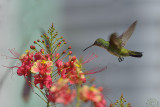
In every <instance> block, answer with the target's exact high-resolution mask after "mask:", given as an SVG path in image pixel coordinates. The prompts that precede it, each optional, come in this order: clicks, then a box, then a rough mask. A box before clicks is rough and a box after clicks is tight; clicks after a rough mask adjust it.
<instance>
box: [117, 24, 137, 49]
mask: <svg viewBox="0 0 160 107" xmlns="http://www.w3.org/2000/svg"><path fill="white" fill-rule="evenodd" d="M136 24H137V21H135V22H134V23H133V24H132V25H131V26H130V27H129V28H128V29H127V30H126V32H124V33H123V34H122V35H121V36H120V37H118V38H120V39H121V40H122V43H121V47H124V46H125V45H126V43H127V41H128V39H129V38H130V37H131V35H132V33H133V31H134V29H135V27H136Z"/></svg>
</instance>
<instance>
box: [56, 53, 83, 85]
mask: <svg viewBox="0 0 160 107" xmlns="http://www.w3.org/2000/svg"><path fill="white" fill-rule="evenodd" d="M56 66H57V68H58V74H59V75H61V77H62V78H68V79H69V82H70V83H71V84H77V83H85V82H86V78H85V76H84V74H83V72H82V64H81V62H80V61H78V60H77V58H76V57H75V56H73V57H69V62H66V63H63V62H62V60H57V61H56Z"/></svg>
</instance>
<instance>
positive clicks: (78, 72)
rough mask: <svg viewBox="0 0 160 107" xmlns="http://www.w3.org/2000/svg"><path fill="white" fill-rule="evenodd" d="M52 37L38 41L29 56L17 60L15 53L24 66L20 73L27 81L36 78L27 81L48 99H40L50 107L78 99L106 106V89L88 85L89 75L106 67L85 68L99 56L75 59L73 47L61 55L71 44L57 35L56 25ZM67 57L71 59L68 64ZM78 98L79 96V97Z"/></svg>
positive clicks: (49, 32) (96, 106) (21, 65)
mask: <svg viewBox="0 0 160 107" xmlns="http://www.w3.org/2000/svg"><path fill="white" fill-rule="evenodd" d="M48 34H49V35H50V36H48V35H47V34H43V35H41V38H42V40H39V39H38V40H37V41H34V42H33V43H34V44H35V45H36V46H35V45H31V46H30V50H26V53H25V54H22V55H21V56H19V57H17V56H15V55H14V53H12V54H13V55H14V56H15V58H14V59H19V60H20V65H19V66H15V67H17V68H18V69H17V74H18V75H19V76H24V77H25V78H26V77H30V76H31V77H32V78H33V79H32V81H31V80H27V79H26V81H27V82H28V84H29V85H31V86H32V87H35V88H37V89H38V90H39V91H40V92H41V93H42V95H43V97H44V98H46V99H43V97H40V98H42V99H43V100H44V101H45V102H46V103H47V107H49V106H51V105H50V103H51V102H52V103H53V104H56V103H61V104H64V105H68V104H70V103H71V102H73V101H74V99H75V98H77V100H75V101H81V102H88V101H91V102H92V103H93V104H94V105H95V107H106V101H105V99H104V97H103V95H102V88H96V87H95V86H91V87H89V86H87V85H84V83H85V84H87V81H88V80H87V78H86V75H88V74H94V73H97V72H101V71H103V70H105V69H106V67H105V68H102V69H100V70H98V71H95V69H92V70H89V71H84V69H83V65H84V64H86V63H89V62H90V61H91V60H93V59H94V58H96V57H97V56H96V55H95V54H92V55H91V56H90V57H88V59H86V60H84V61H83V60H82V58H80V59H78V58H77V57H76V56H71V54H72V51H69V50H70V49H71V46H69V47H68V48H67V49H66V50H63V51H62V52H60V48H61V47H62V46H63V45H64V44H67V42H66V41H65V39H63V37H62V36H61V37H57V35H58V32H55V28H54V26H53V24H52V26H51V28H49V30H48ZM66 57H69V59H68V61H67V62H64V59H65V58H66ZM72 86H76V88H73V87H72ZM71 87H72V88H71ZM76 95H77V96H78V97H75V96H76ZM38 96H40V95H38ZM79 105H80V104H79ZM77 107H78V106H77Z"/></svg>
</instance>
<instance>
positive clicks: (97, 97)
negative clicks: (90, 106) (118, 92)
mask: <svg viewBox="0 0 160 107" xmlns="http://www.w3.org/2000/svg"><path fill="white" fill-rule="evenodd" d="M102 90H103V88H102V87H99V88H98V89H97V88H96V87H95V86H94V85H93V86H91V87H88V86H86V85H84V86H83V87H82V88H81V89H80V98H81V99H82V100H83V101H85V102H88V101H92V102H93V103H94V105H95V107H106V100H105V99H104V97H103V95H102V93H101V92H102Z"/></svg>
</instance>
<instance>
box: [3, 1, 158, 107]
mask: <svg viewBox="0 0 160 107" xmlns="http://www.w3.org/2000/svg"><path fill="white" fill-rule="evenodd" d="M0 16H1V17H0V37H1V39H0V53H1V55H11V54H10V53H9V51H8V49H10V48H15V49H16V50H17V52H18V53H20V54H22V53H24V51H25V50H26V49H28V48H29V46H30V45H31V44H32V42H33V41H34V40H37V39H38V38H39V36H40V34H41V29H44V30H46V31H47V29H48V28H49V26H50V25H51V23H52V22H53V23H54V26H55V28H56V30H57V31H58V32H59V35H60V36H64V37H65V38H66V40H67V42H68V45H71V46H72V51H73V54H74V55H77V56H83V57H85V56H87V55H88V53H95V54H97V55H98V56H99V57H98V58H97V59H95V60H94V61H92V62H90V63H89V64H87V66H86V69H92V68H94V67H95V66H99V67H104V66H106V65H107V67H108V68H107V70H105V71H103V72H100V73H98V74H93V75H91V77H96V82H95V84H97V86H103V87H104V92H103V94H104V96H105V97H106V100H107V102H108V104H110V101H109V100H108V99H107V97H108V98H109V99H111V101H113V102H114V101H115V100H117V99H118V98H119V97H120V95H121V93H123V94H124V97H125V98H126V100H127V102H130V103H131V104H132V106H133V107H146V106H147V105H146V103H148V102H147V101H148V99H150V98H151V99H155V100H156V101H159V103H160V87H159V86H160V78H159V77H160V72H159V70H160V58H159V54H160V47H159V46H160V1H159V0H152V1H151V0H134V1H133V0H45V1H44V0H27V1H26V0H1V1H0ZM135 20H137V21H138V23H137V26H136V29H135V31H134V33H133V36H132V37H131V38H130V40H129V41H128V43H127V45H126V48H127V49H130V50H135V51H140V52H144V53H143V57H142V58H132V57H128V58H125V59H124V61H123V62H118V58H117V57H115V56H113V55H111V54H109V53H108V52H107V51H106V50H104V49H102V48H99V47H92V48H90V49H88V50H86V51H85V52H82V50H83V49H85V48H86V47H87V46H89V45H91V44H93V42H94V41H95V40H96V39H97V38H104V39H105V40H108V38H109V35H110V34H111V33H113V32H117V33H118V34H119V35H120V34H122V33H123V32H124V31H125V30H126V29H127V28H128V27H129V26H130V25H131V24H132V23H133V22H134V21H135ZM15 63H17V62H16V60H9V59H7V60H6V59H5V57H3V56H1V57H0V64H1V65H6V66H13V65H14V64H15ZM6 72H8V73H7V74H6ZM5 75H7V76H5ZM3 77H5V80H4V79H3ZM2 80H4V81H3V84H2ZM0 83H1V87H0V105H1V106H3V107H45V106H46V104H45V103H44V102H43V101H42V100H41V99H40V98H39V97H38V96H37V95H35V94H33V93H32V94H31V97H30V100H29V102H28V103H25V102H24V101H23V100H22V97H21V96H22V95H21V94H22V90H23V85H24V78H23V77H18V76H17V75H16V70H13V71H8V70H7V69H6V68H4V67H2V66H1V72H0ZM108 88H109V89H111V90H110V91H108V90H107V89H108ZM149 107H150V106H149ZM154 107H160V105H157V106H154Z"/></svg>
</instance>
